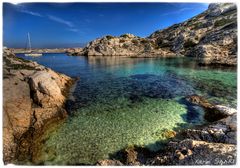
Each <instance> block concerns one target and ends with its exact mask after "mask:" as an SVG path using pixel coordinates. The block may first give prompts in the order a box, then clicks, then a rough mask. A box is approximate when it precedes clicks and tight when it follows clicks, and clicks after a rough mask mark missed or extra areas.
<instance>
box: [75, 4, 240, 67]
mask: <svg viewBox="0 0 240 168" xmlns="http://www.w3.org/2000/svg"><path fill="white" fill-rule="evenodd" d="M78 54H79V55H87V56H133V57H142V56H144V57H153V56H160V57H165V56H191V57H195V58H196V59H197V61H198V62H199V63H200V64H226V65H236V64H237V8H236V5H235V4H232V3H214V4H210V5H209V7H208V9H207V10H206V11H204V12H203V13H201V14H199V15H197V16H195V17H193V18H191V19H189V20H186V21H184V22H182V23H179V24H174V25H172V26H170V27H168V28H166V29H163V30H158V31H156V32H154V33H152V34H151V35H150V36H149V37H146V38H141V37H137V36H134V35H132V34H124V35H121V36H120V37H114V36H110V35H108V36H105V37H103V38H99V39H96V40H94V41H91V42H90V43H89V44H88V45H87V47H85V48H84V49H83V51H81V52H79V53H78ZM75 55H76V53H75Z"/></svg>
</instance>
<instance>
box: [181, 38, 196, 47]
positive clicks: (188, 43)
mask: <svg viewBox="0 0 240 168" xmlns="http://www.w3.org/2000/svg"><path fill="white" fill-rule="evenodd" d="M194 46H196V43H194V42H193V41H192V40H187V41H186V42H185V43H184V47H185V48H190V47H194Z"/></svg>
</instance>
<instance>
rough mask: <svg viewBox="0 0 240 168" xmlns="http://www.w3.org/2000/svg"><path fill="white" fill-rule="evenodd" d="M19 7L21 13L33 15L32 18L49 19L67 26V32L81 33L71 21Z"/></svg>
mask: <svg viewBox="0 0 240 168" xmlns="http://www.w3.org/2000/svg"><path fill="white" fill-rule="evenodd" d="M18 7H19V9H18V11H19V12H22V13H26V14H28V15H32V16H36V17H43V18H47V19H49V20H51V21H54V22H57V23H60V24H62V25H65V26H67V27H68V28H67V29H66V30H68V31H71V32H79V29H77V28H76V26H75V24H74V23H73V22H71V21H69V20H66V19H63V18H60V17H57V16H54V15H47V14H41V13H38V12H35V11H32V10H27V9H25V8H24V6H22V5H18ZM88 21H89V22H90V20H88Z"/></svg>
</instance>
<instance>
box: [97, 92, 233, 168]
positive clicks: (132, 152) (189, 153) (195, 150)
mask: <svg viewBox="0 0 240 168" xmlns="http://www.w3.org/2000/svg"><path fill="white" fill-rule="evenodd" d="M186 100H187V101H189V102H190V103H193V104H196V105H199V106H201V107H203V108H204V109H205V119H206V120H208V121H209V122H208V123H207V124H204V125H198V126H195V127H193V128H190V129H184V130H182V131H180V132H178V133H176V132H168V133H169V134H171V135H170V136H169V137H170V142H168V143H167V144H166V145H165V147H164V148H163V149H162V150H159V151H157V152H151V151H149V150H148V149H147V148H143V147H137V146H131V147H128V148H126V149H123V150H122V151H119V152H118V154H117V155H115V156H113V157H112V159H107V160H99V161H98V162H97V164H96V165H101V166H110V165H111V166H120V165H155V166H159V165H235V164H236V157H237V153H236V150H237V110H236V109H232V108H229V107H225V106H220V105H213V104H210V103H209V102H208V101H207V100H205V99H203V98H202V97H200V96H197V95H192V96H189V97H187V98H186ZM213 114H214V115H213ZM209 116H211V117H210V118H209Z"/></svg>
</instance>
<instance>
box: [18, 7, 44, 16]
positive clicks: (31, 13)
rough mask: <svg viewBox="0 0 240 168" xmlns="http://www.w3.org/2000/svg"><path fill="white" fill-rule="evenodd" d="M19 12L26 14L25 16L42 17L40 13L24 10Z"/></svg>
mask: <svg viewBox="0 0 240 168" xmlns="http://www.w3.org/2000/svg"><path fill="white" fill-rule="evenodd" d="M20 12H22V13H26V14H29V15H32V16H38V17H43V16H42V15H41V14H40V13H37V12H33V11H29V10H25V9H21V10H20Z"/></svg>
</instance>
